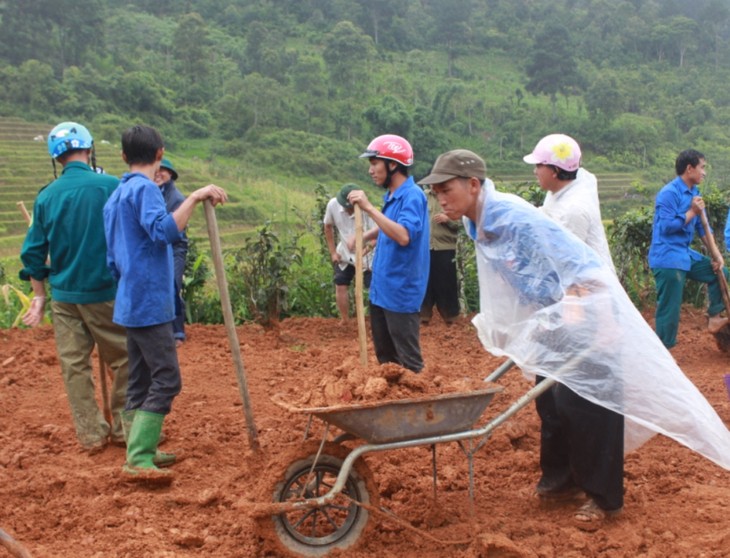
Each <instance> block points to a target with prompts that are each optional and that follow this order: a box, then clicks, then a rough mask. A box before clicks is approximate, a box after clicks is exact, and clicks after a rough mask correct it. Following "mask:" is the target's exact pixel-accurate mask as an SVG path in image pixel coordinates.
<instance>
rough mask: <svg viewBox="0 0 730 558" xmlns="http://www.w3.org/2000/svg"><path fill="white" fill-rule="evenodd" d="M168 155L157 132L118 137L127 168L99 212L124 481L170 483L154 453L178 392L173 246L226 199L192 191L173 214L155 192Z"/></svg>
mask: <svg viewBox="0 0 730 558" xmlns="http://www.w3.org/2000/svg"><path fill="white" fill-rule="evenodd" d="M164 152H165V148H164V144H163V142H162V137H161V136H160V134H159V133H158V132H157V130H155V129H154V128H150V127H148V126H141V125H137V126H133V127H131V128H129V129H128V130H126V131H125V132H124V133H123V134H122V158H123V159H124V161H125V162H126V163H127V164H128V165H129V172H128V173H125V174H124V176H123V177H122V179H121V182H120V184H119V188H117V190H116V191H115V192H114V194H113V195H112V196H111V197H110V198H109V201H108V202H107V203H106V205H105V206H104V231H105V233H106V238H107V245H108V247H107V265H108V266H109V269H110V271H111V273H112V276H113V277H115V278H116V279H117V280H118V281H119V286H118V290H117V298H116V304H115V306H114V321H115V322H116V323H118V324H120V325H123V326H125V327H126V328H127V348H128V351H129V388H128V389H127V403H126V407H125V411H124V413H123V414H124V423H125V434H126V436H127V459H126V463H125V465H124V467H123V469H122V471H123V474H124V475H125V477H126V478H127V479H128V480H132V481H136V480H150V481H153V482H158V481H159V482H170V481H171V480H172V472H171V471H170V470H169V469H162V468H160V467H158V465H162V464H163V463H161V460H164V461H165V463H164V464H170V462H171V461H174V456H173V455H172V454H162V455H160V454H161V452H158V451H157V445H158V443H159V439H160V433H161V431H162V423H163V421H164V419H165V416H166V415H167V414H168V413H169V412H170V410H171V408H172V401H173V399H174V398H175V396H176V395H177V394H178V393H179V392H180V389H181V387H182V382H181V378H180V366H179V364H178V359H177V350H176V347H175V338H174V335H173V320H174V319H175V282H174V280H173V274H174V265H173V255H172V244H173V243H175V242H177V241H178V240H180V238H181V237H182V234H183V231H184V230H185V227H186V226H187V224H188V221H189V220H190V217H191V216H192V213H193V209H194V208H195V206H196V205H197V204H198V203H200V202H202V201H203V200H206V199H207V200H210V202H211V203H212V204H213V205H217V204H219V203H224V202H225V201H226V200H227V199H228V197H227V195H226V192H225V191H224V190H223V189H222V188H220V187H218V186H216V185H214V184H209V185H208V186H205V187H204V188H200V189H198V190H195V191H194V192H193V193H192V194H190V195H189V196H188V197H187V198H186V199H185V201H183V202H182V204H180V206H179V207H178V208H177V209H176V210H175V211H174V212H173V213H168V211H167V209H166V207H165V200H164V198H163V196H162V193H161V192H160V189H159V187H158V186H157V185H156V184H155V182H154V178H155V173H156V172H157V171H158V169H159V167H160V163H161V161H162V156H163V154H164Z"/></svg>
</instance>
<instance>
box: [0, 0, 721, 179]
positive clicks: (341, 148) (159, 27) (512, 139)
mask: <svg viewBox="0 0 730 558" xmlns="http://www.w3.org/2000/svg"><path fill="white" fill-rule="evenodd" d="M0 17H1V18H2V19H1V20H0V33H1V34H2V35H1V36H2V37H3V40H2V44H1V45H0V114H3V115H21V114H22V115H24V117H26V118H29V119H35V120H40V121H46V120H51V121H53V120H58V119H68V118H75V119H78V120H82V121H84V122H87V123H89V126H90V127H91V128H92V129H93V130H95V132H96V134H97V136H99V137H100V138H103V139H107V140H113V139H115V138H116V137H118V135H119V133H120V131H121V130H122V129H123V128H124V127H125V126H127V125H128V124H129V123H130V122H137V121H143V122H146V123H148V124H151V125H154V126H157V127H159V128H160V129H161V130H162V131H163V133H164V134H165V137H166V138H167V141H168V142H169V144H170V147H171V148H180V147H183V146H185V145H186V142H187V141H190V140H205V143H204V147H199V148H200V149H203V150H204V151H205V153H204V155H205V156H206V157H217V156H221V157H232V158H235V159H240V160H245V161H249V162H250V163H251V164H252V165H254V166H256V167H258V168H261V169H265V170H266V172H267V173H271V174H274V175H291V176H296V177H310V176H311V177H317V178H318V179H320V180H324V181H336V182H341V181H344V180H348V179H353V178H362V166H361V165H359V164H358V161H357V159H356V158H355V155H356V154H357V153H358V152H359V151H360V150H361V149H362V147H363V145H365V144H366V143H367V141H368V140H369V139H370V138H371V137H372V136H374V135H377V134H380V133H383V132H385V131H388V132H393V133H398V134H402V135H405V136H407V137H409V138H411V139H412V143H413V145H414V148H415V150H416V154H417V163H416V167H415V174H416V175H419V174H421V175H422V174H423V173H425V172H426V171H427V169H428V166H429V164H430V163H431V162H432V161H433V160H434V158H435V157H436V155H438V153H440V152H441V151H443V150H445V149H448V148H452V147H454V146H457V145H458V146H463V147H468V148H472V149H474V150H475V151H477V152H480V153H482V154H484V155H485V157H486V159H487V161H488V162H489V164H490V167H491V168H492V169H493V170H494V171H495V172H497V173H500V172H502V173H508V172H510V171H517V172H521V171H524V169H523V168H522V167H521V166H520V165H521V155H522V154H524V152H525V150H526V149H527V148H528V147H531V146H532V144H533V143H534V142H535V141H536V139H538V138H539V137H541V136H542V135H544V134H545V133H549V132H552V131H555V130H560V131H563V132H566V133H569V134H572V135H574V136H575V137H577V138H579V139H580V141H581V143H582V144H583V145H584V146H585V148H586V151H587V153H588V155H589V156H588V157H587V158H588V159H589V160H590V161H591V162H593V164H594V166H597V167H599V168H604V169H606V170H608V169H611V170H623V171H630V172H634V171H642V172H643V171H647V170H649V171H651V170H652V169H653V170H655V171H657V172H659V173H660V174H661V175H662V176H665V175H669V174H671V160H672V158H673V156H674V154H675V152H676V151H677V150H678V149H680V148H683V147H685V146H689V145H692V146H695V147H697V148H698V149H701V150H704V151H706V152H707V154H708V158H709V160H710V162H711V163H712V165H713V168H714V169H715V171H716V172H715V173H713V174H714V179H715V180H716V181H717V182H718V184H720V185H721V186H723V187H724V186H725V178H724V175H726V174H727V173H726V172H725V171H726V169H727V166H728V163H726V160H727V151H728V147H727V145H728V143H729V142H728V141H727V140H728V132H727V130H728V129H730V94H729V93H728V92H727V88H726V86H725V85H726V84H727V82H728V77H729V74H730V56H729V54H730V25H729V24H730V3H729V2H728V1H727V0H696V1H695V2H692V3H688V2H681V1H679V0H631V1H629V0H556V1H554V2H535V1H532V0H449V1H448V2H447V1H442V0H388V1H381V0H277V1H266V0H226V1H222V0H188V1H186V2H175V1H172V0H155V1H151V0H132V1H123V2H111V1H109V0H90V1H89V2H84V3H75V2H68V1H65V0H62V1H54V2H51V1H50V0H26V1H23V2H3V3H0ZM196 145H199V144H196ZM667 167H670V168H668V169H667ZM659 169H660V170H659ZM650 176H652V178H654V177H655V178H656V180H659V181H660V179H659V176H656V172H655V173H654V174H653V175H650Z"/></svg>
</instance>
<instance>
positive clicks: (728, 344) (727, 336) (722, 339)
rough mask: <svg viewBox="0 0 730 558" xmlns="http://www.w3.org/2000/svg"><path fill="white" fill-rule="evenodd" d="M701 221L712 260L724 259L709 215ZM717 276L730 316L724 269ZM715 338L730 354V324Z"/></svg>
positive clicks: (718, 271) (720, 346)
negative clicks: (711, 227) (709, 221)
mask: <svg viewBox="0 0 730 558" xmlns="http://www.w3.org/2000/svg"><path fill="white" fill-rule="evenodd" d="M700 219H701V220H702V227H703V228H704V229H705V238H706V239H707V245H708V246H709V248H710V253H711V254H712V258H713V259H715V260H718V259H722V254H720V250H719V249H718V248H717V244H715V237H714V236H712V231H711V230H710V224H709V223H708V222H707V215H706V214H705V212H704V210H703V211H702V213H700ZM715 274H716V275H717V282H718V284H719V287H720V293H721V294H722V302H723V303H724V305H725V311H726V312H727V313H728V315H730V294H728V288H727V279H726V278H725V272H724V271H723V269H722V268H720V269H718V270H716V271H715ZM713 335H714V336H715V343H717V348H718V349H720V350H721V351H722V352H724V353H730V323H728V324H725V325H724V326H723V327H722V329H721V330H720V331H717V332H715V333H713Z"/></svg>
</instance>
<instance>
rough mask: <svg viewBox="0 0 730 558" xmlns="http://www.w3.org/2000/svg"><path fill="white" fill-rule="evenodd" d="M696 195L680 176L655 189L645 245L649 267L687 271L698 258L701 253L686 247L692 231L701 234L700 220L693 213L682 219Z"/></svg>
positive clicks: (697, 192) (688, 244)
mask: <svg viewBox="0 0 730 558" xmlns="http://www.w3.org/2000/svg"><path fill="white" fill-rule="evenodd" d="M699 195H700V191H699V189H698V188H697V186H692V187H691V188H690V187H689V186H688V185H687V184H685V182H684V180H682V178H681V177H680V176H678V177H677V178H675V179H674V180H672V181H671V182H670V183H669V184H667V185H666V186H664V187H663V188H662V189H661V190H659V193H658V194H657V196H656V204H655V206H654V226H653V228H652V232H651V247H650V248H649V267H651V268H652V269H654V268H657V267H661V268H669V269H681V270H682V271H689V269H690V268H691V267H692V262H693V261H697V260H700V259H702V254H700V253H699V252H697V251H696V250H692V249H691V248H690V247H689V246H690V244H691V243H692V239H693V238H694V235H695V233H697V234H698V235H699V236H700V237H703V236H705V231H704V230H703V229H702V221H701V220H700V218H699V217H693V218H692V219H690V220H689V222H688V223H685V221H686V219H687V217H686V213H687V211H689V208H690V205H691V204H692V198H693V197H695V196H699Z"/></svg>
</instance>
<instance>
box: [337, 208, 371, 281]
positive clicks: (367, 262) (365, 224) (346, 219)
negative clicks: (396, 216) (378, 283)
mask: <svg viewBox="0 0 730 558" xmlns="http://www.w3.org/2000/svg"><path fill="white" fill-rule="evenodd" d="M324 224H325V225H330V226H334V227H335V228H336V229H337V233H338V236H339V238H340V241H339V243H338V244H337V253H338V254H339V255H340V257H341V259H342V263H340V268H341V269H345V268H346V267H347V266H348V265H355V254H354V252H350V251H349V250H348V249H347V239H348V238H350V237H352V236H354V235H355V214H354V213H353V214H352V215H350V214H349V213H348V212H347V210H346V209H345V208H344V207H342V206H341V205H340V204H339V202H338V201H337V198H332V199H331V200H330V201H329V202H328V203H327V209H326V210H325V212H324ZM373 227H375V222H374V221H373V220H372V219H371V218H370V216H369V215H367V214H366V213H364V212H363V214H362V228H363V232H367V231H368V230H370V229H372V228H373ZM372 264H373V252H372V251H370V252H368V253H367V254H365V255H364V256H363V258H362V266H363V269H371V268H372Z"/></svg>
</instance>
